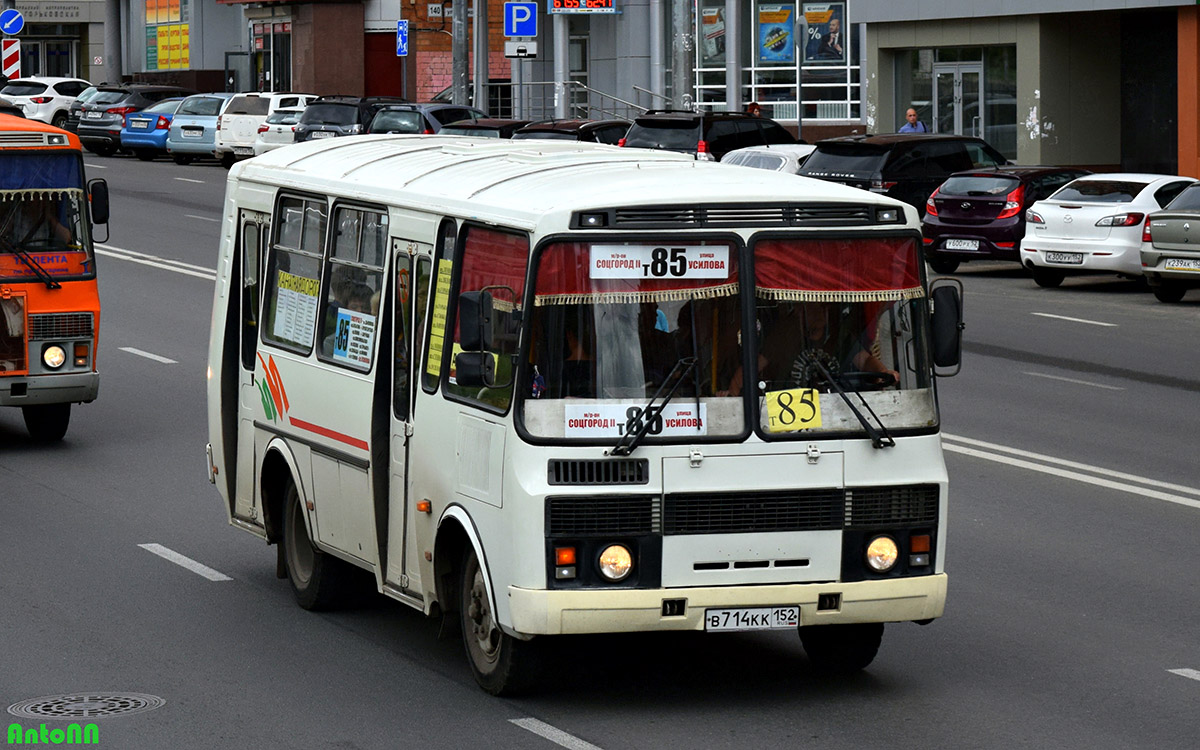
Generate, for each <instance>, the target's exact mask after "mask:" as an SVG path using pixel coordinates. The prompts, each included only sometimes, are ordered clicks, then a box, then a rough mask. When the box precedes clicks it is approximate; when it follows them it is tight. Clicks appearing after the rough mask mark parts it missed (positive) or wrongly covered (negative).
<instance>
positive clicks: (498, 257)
mask: <svg viewBox="0 0 1200 750" xmlns="http://www.w3.org/2000/svg"><path fill="white" fill-rule="evenodd" d="M462 258H463V261H462V263H463V267H462V281H461V283H460V285H459V288H460V290H461V291H463V292H477V291H479V290H480V289H483V288H484V287H486V286H492V287H495V286H502V287H508V288H509V289H512V290H513V294H512V295H510V294H509V293H508V292H507V291H506V290H504V289H492V290H491V293H492V298H493V300H494V303H495V306H496V308H497V309H508V310H511V309H513V307H518V308H519V307H520V305H521V300H522V298H523V297H524V295H525V269H526V267H527V266H528V264H529V238H528V237H526V236H524V235H516V234H509V233H507V232H497V231H495V230H492V229H484V228H482V227H471V228H470V229H468V230H467V241H466V243H465V245H464V249H463V255H462Z"/></svg>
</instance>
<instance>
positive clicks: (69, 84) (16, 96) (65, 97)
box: [0, 76, 92, 128]
mask: <svg viewBox="0 0 1200 750" xmlns="http://www.w3.org/2000/svg"><path fill="white" fill-rule="evenodd" d="M91 85H92V84H90V83H88V82H87V81H85V80H83V79H82V78H54V77H50V76H45V77H43V76H30V77H29V78H14V79H12V80H11V81H9V82H8V84H6V85H5V86H4V88H3V89H0V96H3V97H4V98H5V99H8V100H9V101H11V102H12V103H13V104H15V105H17V106H18V107H20V108H21V109H23V110H24V111H25V116H26V117H28V118H29V119H30V120H38V121H40V122H44V123H46V124H47V125H53V126H54V127H56V128H61V127H65V126H66V124H67V109H68V108H69V107H70V106H71V102H73V101H75V97H77V96H79V95H80V94H81V93H83V90H84V89H86V88H88V87H89V86H91Z"/></svg>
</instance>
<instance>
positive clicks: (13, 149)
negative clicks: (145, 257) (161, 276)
mask: <svg viewBox="0 0 1200 750" xmlns="http://www.w3.org/2000/svg"><path fill="white" fill-rule="evenodd" d="M93 223H96V224H107V223H108V185H107V184H106V183H105V182H104V180H92V181H90V182H88V181H86V180H85V178H84V172H83V152H82V150H81V147H80V143H79V139H78V138H77V137H75V135H74V134H72V133H68V132H66V131H65V130H59V129H58V128H55V127H51V126H49V125H44V124H42V123H40V122H34V121H33V120H26V119H24V118H20V117H11V116H9V115H0V406H19V407H21V411H22V413H23V416H24V418H25V426H26V427H27V428H28V430H29V434H30V436H32V437H33V439H34V440H38V441H54V440H60V439H62V437H63V435H65V434H66V432H67V425H68V424H69V423H70V421H71V404H75V403H88V402H90V401H93V400H94V399H95V398H96V394H97V393H98V392H99V390H100V374H99V372H98V371H97V369H96V344H97V334H98V332H99V330H100V295H99V294H98V293H97V291H96V256H95V253H94V251H93V249H92V232H91V227H92V224H93Z"/></svg>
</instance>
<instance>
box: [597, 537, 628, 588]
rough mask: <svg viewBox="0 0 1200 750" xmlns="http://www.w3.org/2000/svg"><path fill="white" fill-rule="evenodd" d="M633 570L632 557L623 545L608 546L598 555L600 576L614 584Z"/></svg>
mask: <svg viewBox="0 0 1200 750" xmlns="http://www.w3.org/2000/svg"><path fill="white" fill-rule="evenodd" d="M631 570H633V555H632V554H630V552H629V548H628V547H626V546H625V545H623V544H610V545H609V546H607V547H605V548H604V551H603V552H601V553H600V575H602V576H604V577H605V578H607V579H608V580H610V581H612V582H613V583H616V582H617V581H623V580H625V578H627V577H628V576H629V572H630V571H631Z"/></svg>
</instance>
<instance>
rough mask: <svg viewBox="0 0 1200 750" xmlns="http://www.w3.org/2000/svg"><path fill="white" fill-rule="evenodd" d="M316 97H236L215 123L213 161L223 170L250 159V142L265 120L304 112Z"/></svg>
mask: <svg viewBox="0 0 1200 750" xmlns="http://www.w3.org/2000/svg"><path fill="white" fill-rule="evenodd" d="M316 98H317V95H316V94H294V93H291V92H287V93H279V92H270V91H264V92H262V93H258V92H248V93H245V94H238V95H237V96H235V97H234V98H233V101H231V102H229V106H228V107H226V108H225V112H224V114H222V115H221V117H220V119H218V120H217V158H218V159H220V160H221V164H223V165H224V166H225V167H226V168H227V169H228V168H229V167H230V166H232V165H233V163H234V162H235V161H237V160H238V159H249V158H250V157H252V156H254V141H255V139H256V137H257V136H258V132H259V127H260V126H262V124H263V123H265V122H266V121H267V116H268V115H272V114H274V113H275V112H276V110H280V109H304V108H305V107H307V106H308V103H309V102H311V101H312V100H313V99H316Z"/></svg>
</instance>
